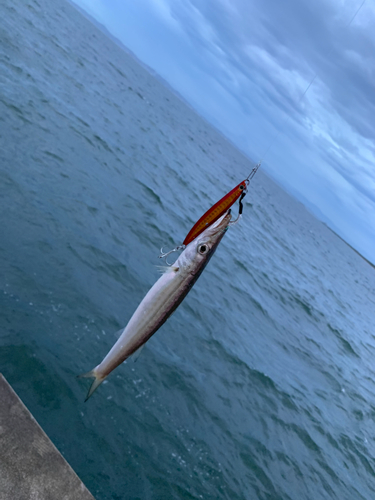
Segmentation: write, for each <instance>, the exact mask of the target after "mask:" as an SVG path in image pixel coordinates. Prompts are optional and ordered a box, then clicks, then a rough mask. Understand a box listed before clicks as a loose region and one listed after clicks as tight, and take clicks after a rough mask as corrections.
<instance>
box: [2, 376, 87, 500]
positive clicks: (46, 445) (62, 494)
mask: <svg viewBox="0 0 375 500" xmlns="http://www.w3.org/2000/svg"><path fill="white" fill-rule="evenodd" d="M15 499H17V500H57V499H59V500H94V497H93V496H92V495H91V493H90V492H89V491H88V489H87V488H86V486H85V485H84V484H83V483H82V481H81V480H80V479H79V477H78V476H77V474H76V473H75V472H74V471H73V469H72V468H71V467H70V465H69V464H68V463H67V461H66V460H65V459H64V457H63V456H62V455H61V453H60V452H59V451H58V450H57V448H56V447H55V446H54V444H53V443H52V442H51V440H50V439H49V438H48V436H47V435H46V433H45V432H44V431H43V429H42V428H41V427H40V425H39V424H38V423H37V421H36V420H35V418H34V417H33V416H32V414H31V413H30V412H29V410H28V409H27V408H26V406H25V405H24V404H23V402H22V401H21V399H20V398H19V397H18V396H17V394H16V393H15V392H14V390H13V389H12V387H11V386H10V385H9V383H8V382H7V381H6V379H5V377H4V376H3V375H2V374H0V500H15Z"/></svg>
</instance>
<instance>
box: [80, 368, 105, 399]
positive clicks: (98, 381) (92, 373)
mask: <svg viewBox="0 0 375 500" xmlns="http://www.w3.org/2000/svg"><path fill="white" fill-rule="evenodd" d="M78 378H93V379H94V380H93V382H92V384H91V386H90V389H89V391H88V393H87V396H86V399H85V403H86V401H87V400H88V399H89V397H90V396H91V395H92V393H93V392H94V391H95V389H97V388H98V387H99V385H100V384H101V383H102V382H103V380H104V379H105V378H106V376H104V377H103V376H101V375H99V373H98V372H97V371H96V368H94V369H93V370H91V371H89V372H87V373H83V374H82V375H78Z"/></svg>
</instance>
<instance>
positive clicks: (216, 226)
mask: <svg viewBox="0 0 375 500" xmlns="http://www.w3.org/2000/svg"><path fill="white" fill-rule="evenodd" d="M231 218H232V216H231V211H230V209H229V210H227V211H226V212H225V214H223V215H222V216H221V217H219V219H218V220H217V221H216V222H214V223H213V224H212V225H211V226H210V227H208V228H207V229H206V230H205V231H204V233H203V234H204V238H210V237H212V236H215V235H216V234H218V233H221V232H223V231H225V230H226V229H227V227H228V225H229V222H230V220H231Z"/></svg>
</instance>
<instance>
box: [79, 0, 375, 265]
mask: <svg viewBox="0 0 375 500" xmlns="http://www.w3.org/2000/svg"><path fill="white" fill-rule="evenodd" d="M76 1H77V2H78V3H80V4H81V5H82V6H83V7H85V3H86V4H87V5H90V8H91V14H93V10H92V9H95V8H96V11H97V15H98V16H101V21H102V22H104V24H105V25H106V27H107V28H108V29H109V30H110V31H112V32H113V33H114V34H115V35H117V36H118V37H119V38H120V39H121V40H122V42H123V43H124V44H125V45H127V46H129V47H130V48H131V49H132V50H133V51H134V52H135V53H136V54H137V55H138V56H139V57H140V58H141V59H143V60H144V61H145V62H146V63H147V64H149V65H150V66H151V67H153V68H154V69H155V70H156V71H158V72H159V73H160V74H161V75H162V76H163V77H164V78H166V79H167V80H168V81H169V82H170V83H171V85H172V86H174V87H175V88H176V89H177V90H178V91H179V92H180V93H181V94H182V95H184V97H185V98H186V99H187V100H188V101H190V102H191V103H192V104H193V105H194V106H195V107H196V108H197V110H198V111H199V112H200V113H201V114H203V115H204V116H206V117H207V118H208V119H209V120H211V121H212V122H213V123H214V125H215V126H217V127H218V128H219V129H221V130H222V131H223V132H224V133H225V134H227V135H228V136H229V138H230V139H232V140H233V141H234V142H235V143H236V144H237V145H238V146H239V147H240V148H241V149H242V150H244V151H246V152H247V153H248V154H249V156H250V157H252V158H254V159H255V160H256V159H257V155H262V154H263V153H264V151H265V150H267V149H268V148H269V147H270V145H272V148H271V151H272V152H270V153H269V155H268V156H267V161H266V162H265V165H264V167H265V168H266V169H267V170H268V172H269V173H271V174H272V175H273V176H274V177H275V178H276V179H277V180H278V181H279V182H281V183H283V184H284V185H285V186H287V187H288V188H289V189H290V190H291V191H293V192H294V193H295V194H296V193H297V195H299V196H300V198H301V199H304V200H308V202H309V203H310V205H314V204H315V205H316V206H317V207H319V211H320V212H324V213H325V214H326V217H327V218H328V219H329V220H331V222H332V225H333V226H335V228H337V227H338V228H339V230H341V234H342V236H343V237H344V238H347V239H348V240H350V241H351V242H352V243H353V241H352V240H353V239H355V238H354V235H357V236H358V234H357V233H358V228H359V227H361V228H362V230H363V231H365V232H366V231H367V236H366V235H362V236H363V237H361V238H359V237H358V238H357V239H358V241H362V242H366V243H363V245H365V246H366V248H364V247H363V248H359V250H360V251H363V252H364V253H365V254H366V255H367V257H369V256H370V254H373V253H374V250H375V248H374V244H372V246H371V238H373V237H374V233H373V232H372V231H373V230H372V229H369V228H368V227H366V225H363V224H362V222H363V218H364V217H365V216H366V217H367V218H368V213H370V214H372V216H374V214H375V203H374V201H375V200H374V195H373V193H374V191H375V190H374V191H373V190H372V188H373V187H374V186H375V168H374V166H373V165H374V162H375V141H374V139H375V133H374V127H373V116H374V112H375V88H374V82H375V58H374V56H373V54H374V53H375V32H374V30H373V25H374V23H375V7H374V6H373V5H372V4H371V3H370V2H366V3H365V5H364V6H363V8H362V9H361V11H360V12H359V14H358V15H357V17H356V18H355V20H354V21H353V22H352V23H351V25H350V26H349V27H348V23H349V21H350V20H351V18H352V17H353V14H354V13H355V11H356V9H357V8H358V7H359V6H360V5H361V3H360V0H359V1H358V2H357V3H356V5H353V2H344V3H342V2H341V1H339V0H318V1H316V2H313V3H312V2H311V0H283V2H280V1H278V0H268V1H265V0H184V1H182V0H145V1H143V2H133V1H132V0H126V1H121V2H119V1H117V0H95V3H93V2H92V0H90V2H89V0H76ZM129 13H131V16H130V15H129ZM128 20H129V26H127V24H126V23H127V22H128ZM127 28H128V29H127ZM156 42H157V43H156ZM172 68H173V69H172ZM314 75H315V80H314V83H313V85H312V86H311V88H310V89H309V90H308V92H307V94H306V96H305V97H303V99H301V96H302V94H303V92H304V91H305V90H306V88H307V86H308V84H309V82H311V80H312V78H313V77H314ZM298 193H299V194H298ZM349 194H350V196H349ZM365 214H366V215H365ZM348 221H351V223H350V224H351V225H350V224H349V223H348ZM354 226H355V229H354Z"/></svg>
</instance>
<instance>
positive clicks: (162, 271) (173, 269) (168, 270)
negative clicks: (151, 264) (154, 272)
mask: <svg viewBox="0 0 375 500" xmlns="http://www.w3.org/2000/svg"><path fill="white" fill-rule="evenodd" d="M156 268H157V269H158V271H159V272H160V274H166V273H173V272H174V273H177V271H179V269H180V268H179V267H177V266H156Z"/></svg>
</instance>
